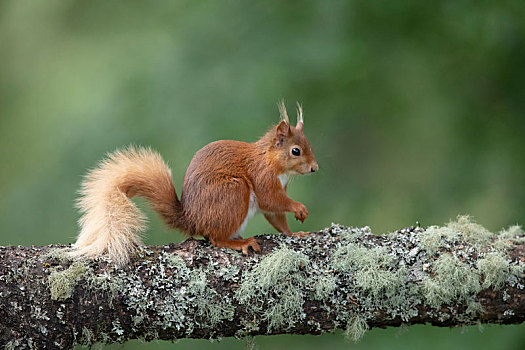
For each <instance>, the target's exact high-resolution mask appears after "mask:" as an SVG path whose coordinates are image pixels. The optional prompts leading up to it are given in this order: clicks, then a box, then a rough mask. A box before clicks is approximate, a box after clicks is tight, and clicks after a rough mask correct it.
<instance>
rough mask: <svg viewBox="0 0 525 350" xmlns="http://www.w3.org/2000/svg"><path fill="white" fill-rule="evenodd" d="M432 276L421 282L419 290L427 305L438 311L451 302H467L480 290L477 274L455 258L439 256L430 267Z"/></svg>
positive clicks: (446, 255)
mask: <svg viewBox="0 0 525 350" xmlns="http://www.w3.org/2000/svg"><path fill="white" fill-rule="evenodd" d="M432 271H433V274H434V276H433V277H431V276H427V278H426V279H424V280H423V282H422V285H421V289H422V292H423V296H424V298H425V300H426V302H427V304H428V305H430V306H431V307H433V308H436V309H439V308H440V307H441V305H443V304H449V303H451V302H452V301H459V302H468V301H469V300H470V299H472V298H474V297H475V296H476V294H477V293H478V292H479V291H480V290H481V285H480V282H479V272H478V271H477V270H476V269H474V268H472V267H471V266H469V265H467V264H465V263H463V262H461V261H460V260H459V259H458V258H457V257H456V256H454V255H452V254H449V253H446V254H443V255H441V256H440V257H439V258H438V259H437V260H436V261H435V262H434V263H433V266H432Z"/></svg>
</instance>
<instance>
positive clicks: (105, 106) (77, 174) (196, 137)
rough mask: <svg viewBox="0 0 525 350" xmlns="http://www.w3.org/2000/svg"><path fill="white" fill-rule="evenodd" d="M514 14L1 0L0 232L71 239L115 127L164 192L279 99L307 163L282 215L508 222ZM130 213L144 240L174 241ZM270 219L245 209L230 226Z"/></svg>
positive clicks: (437, 344)
mask: <svg viewBox="0 0 525 350" xmlns="http://www.w3.org/2000/svg"><path fill="white" fill-rule="evenodd" d="M523 18H525V6H524V5H523V2H522V1H498V2H489V1H481V2H474V3H472V2H469V1H439V2H427V1H398V2H395V1H393V2H390V1H286V2H284V1H280V2H278V1H266V2H248V1H240V0H237V1H172V2H160V1H157V2H143V1H105V2H103V1H93V2H87V1H71V0H67V1H58V0H52V1H51V0H50V1H33V2H28V1H6V0H4V1H0V194H1V196H0V228H1V233H0V244H2V245H7V244H15V245H16V244H20V245H31V244H35V245H42V244H50V243H56V242H60V243H69V242H72V241H73V240H74V237H75V235H76V231H77V226H76V223H75V221H76V219H77V218H78V214H77V213H76V212H75V210H74V209H73V204H74V200H75V197H76V193H75V192H76V190H77V189H78V183H79V181H80V179H81V176H82V175H83V174H84V173H85V171H86V169H87V168H90V167H93V166H94V165H95V164H96V162H97V161H98V160H99V159H100V158H101V157H102V156H103V155H104V153H105V152H108V151H111V150H113V149H115V148H117V147H120V146H123V145H127V144H130V143H135V144H145V145H151V146H152V147H154V148H155V149H157V150H159V151H160V152H161V153H162V154H163V156H164V157H165V159H166V160H167V161H168V162H169V163H170V165H171V166H172V168H173V178H174V181H175V184H176V188H177V190H178V191H179V194H180V188H181V187H182V179H183V177H184V172H185V169H186V166H187V165H188V163H189V161H190V159H191V157H192V155H193V153H194V152H195V151H196V150H198V149H199V148H200V147H202V146H203V145H205V144H206V143H208V142H211V141H214V140H217V139H236V140H244V141H254V140H256V139H257V137H258V136H260V135H262V134H263V133H264V131H265V130H266V129H267V128H268V127H269V126H270V124H271V123H275V122H276V121H277V120H278V112H277V108H276V106H275V103H276V102H277V100H278V99H280V98H285V99H286V100H287V102H288V106H289V112H291V109H293V106H294V102H295V101H301V102H303V105H304V108H305V124H306V129H305V131H306V134H307V136H308V137H309V139H310V141H311V143H312V145H313V147H314V151H315V153H316V156H317V159H318V162H319V164H320V166H321V171H320V172H319V173H317V174H315V175H313V176H308V177H303V178H297V179H295V180H294V181H293V182H292V183H291V184H290V186H289V193H290V195H291V197H292V198H294V199H296V200H299V201H301V202H303V203H304V204H305V205H306V206H307V207H308V209H309V211H310V217H309V218H308V220H307V221H306V222H305V223H304V224H303V225H301V224H299V223H296V222H291V226H292V229H293V230H316V229H320V228H322V227H325V226H327V225H329V224H330V222H332V221H333V222H338V223H341V224H345V225H355V226H362V225H370V226H371V227H372V229H373V230H374V231H375V232H387V231H390V230H393V229H397V228H401V227H404V226H408V225H412V224H414V223H415V222H416V220H417V221H419V222H421V223H422V224H423V225H431V224H442V223H443V222H446V221H448V220H449V219H451V218H453V217H455V216H456V215H457V214H459V213H469V214H471V215H473V216H474V217H475V218H476V219H477V220H478V221H479V222H480V223H481V224H483V225H485V226H486V227H488V228H489V229H491V230H498V229H500V228H501V227H503V226H508V225H511V224H515V223H521V224H523V223H524V222H525V212H524V210H523V209H524V204H525V186H524V185H525V176H524V171H525V152H524V151H525V150H524V148H525V147H524V142H523V140H524V135H525V84H524V83H523V82H524V81H525V66H524V62H525V21H524V20H523ZM290 114H292V113H290ZM141 204H142V205H143V203H141ZM146 210H148V209H146ZM148 212H149V216H150V217H151V230H150V232H149V233H148V238H147V239H146V242H147V243H148V244H164V243H167V242H170V241H179V240H181V239H183V237H182V236H181V235H180V234H178V233H173V232H167V230H165V229H164V228H163V227H162V225H161V223H160V220H158V219H157V218H156V217H155V216H154V214H153V213H151V211H149V210H148ZM292 220H293V218H292V216H290V221H292ZM271 231H272V230H271V229H270V227H269V225H268V224H267V223H266V222H265V221H264V219H263V218H262V217H258V218H256V219H254V220H253V221H252V222H251V223H250V224H249V226H248V230H247V233H249V234H256V233H265V232H271ZM523 330H524V328H523V325H521V326H516V327H488V330H487V332H485V333H480V334H478V333H477V331H475V330H474V329H472V330H470V332H469V333H468V334H467V335H465V334H459V332H456V331H454V332H449V331H448V330H436V329H432V328H430V327H414V328H411V329H410V332H409V335H408V336H407V335H403V336H401V337H399V338H396V337H394V336H393V334H395V330H389V331H383V330H374V331H372V332H371V333H369V334H368V335H367V336H366V337H365V339H364V340H363V341H362V343H360V344H359V345H358V346H354V347H355V348H360V347H366V348H378V349H382V348H389V349H391V348H398V347H399V348H407V347H419V344H421V343H423V342H424V343H425V346H426V347H428V348H431V349H433V348H436V349H438V348H444V347H446V346H448V345H450V344H458V345H459V344H461V347H462V348H465V349H467V348H470V347H472V348H477V347H479V346H481V344H483V345H486V344H487V342H488V341H491V340H493V339H501V341H502V342H503V343H502V346H503V347H500V348H509V349H512V348H518V347H519V346H520V344H521V345H522V344H523V343H524V342H525V338H524V336H523V333H524V332H523ZM428 339H432V344H429V342H428ZM465 339H468V341H466V340H465ZM489 339H490V340H489ZM258 341H259V342H260V343H261V347H263V348H266V347H270V346H272V347H276V348H278V347H285V346H286V348H308V347H309V346H311V347H312V348H313V347H316V348H317V347H318V346H320V345H321V344H330V346H331V347H343V346H345V347H346V346H348V345H347V344H345V343H344V341H343V339H342V337H340V336H339V335H336V336H330V335H325V336H323V337H321V338H313V337H290V336H280V337H270V338H261V339H260V340H258ZM196 345H199V346H204V344H203V343H202V342H198V341H197V342H196V341H183V342H181V343H180V344H179V345H178V346H179V347H182V348H184V347H192V346H196ZM128 346H129V347H130V348H131V347H137V348H146V347H149V346H148V345H144V344H139V343H133V344H129V345H127V347H128ZM151 346H158V345H155V344H154V345H151ZM166 346H169V344H166ZM451 346H453V345H451ZM212 347H213V348H221V347H224V348H226V347H228V348H231V347H237V348H240V347H242V344H241V343H240V342H238V341H233V340H228V341H226V342H223V343H219V344H213V346H212Z"/></svg>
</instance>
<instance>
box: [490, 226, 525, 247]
mask: <svg viewBox="0 0 525 350" xmlns="http://www.w3.org/2000/svg"><path fill="white" fill-rule="evenodd" d="M523 242H525V235H524V232H523V229H522V228H521V226H519V225H513V226H510V227H509V228H507V229H503V230H501V231H500V232H499V234H498V237H497V238H496V240H495V241H494V244H493V246H494V248H495V249H496V250H498V251H500V252H506V251H507V250H508V249H509V248H510V246H511V245H512V244H513V243H523Z"/></svg>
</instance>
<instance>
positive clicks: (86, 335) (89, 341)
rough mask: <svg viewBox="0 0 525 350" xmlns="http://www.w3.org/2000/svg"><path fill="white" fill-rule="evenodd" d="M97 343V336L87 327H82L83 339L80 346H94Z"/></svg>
mask: <svg viewBox="0 0 525 350" xmlns="http://www.w3.org/2000/svg"><path fill="white" fill-rule="evenodd" d="M94 341H95V334H94V333H93V332H92V331H91V330H90V329H89V328H87V327H82V337H81V338H80V342H79V343H80V344H81V345H85V346H90V345H93V343H94Z"/></svg>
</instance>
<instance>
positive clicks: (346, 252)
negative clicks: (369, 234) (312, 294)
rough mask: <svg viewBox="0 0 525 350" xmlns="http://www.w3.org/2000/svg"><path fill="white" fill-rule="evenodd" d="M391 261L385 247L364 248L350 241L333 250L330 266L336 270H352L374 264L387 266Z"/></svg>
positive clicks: (391, 258)
mask: <svg viewBox="0 0 525 350" xmlns="http://www.w3.org/2000/svg"><path fill="white" fill-rule="evenodd" d="M392 261H393V257H392V256H391V255H388V252H387V250H386V248H385V247H374V248H366V247H361V246H358V245H357V244H353V243H350V244H347V245H344V246H341V247H340V248H338V249H337V250H336V251H335V253H334V257H333V260H332V266H333V268H334V269H335V270H336V271H340V272H352V271H356V270H359V269H364V268H369V267H371V266H374V265H379V266H383V267H385V266H389V265H390V264H391V263H392Z"/></svg>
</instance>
